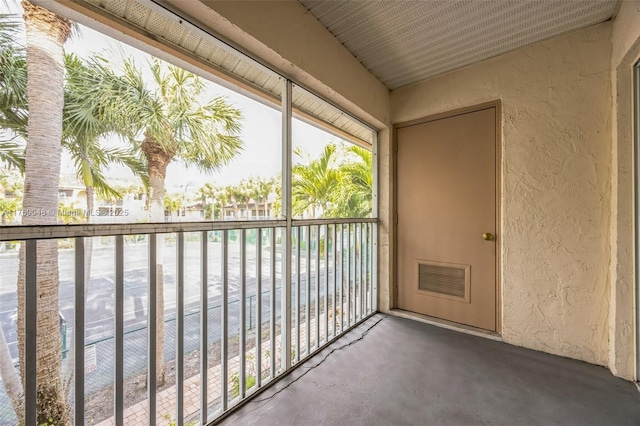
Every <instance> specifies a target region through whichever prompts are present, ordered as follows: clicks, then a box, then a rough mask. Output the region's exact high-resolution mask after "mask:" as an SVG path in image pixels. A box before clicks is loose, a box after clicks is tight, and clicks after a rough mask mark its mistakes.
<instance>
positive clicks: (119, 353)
mask: <svg viewBox="0 0 640 426" xmlns="http://www.w3.org/2000/svg"><path fill="white" fill-rule="evenodd" d="M115 263H116V271H115V272H116V277H115V278H116V294H115V298H116V300H115V312H114V314H115V315H114V316H115V346H116V347H115V352H116V353H115V359H116V368H115V378H114V382H115V386H114V389H113V391H114V395H113V400H114V405H115V413H114V420H115V425H116V426H122V425H123V424H124V414H123V413H124V236H122V235H116V258H115Z"/></svg>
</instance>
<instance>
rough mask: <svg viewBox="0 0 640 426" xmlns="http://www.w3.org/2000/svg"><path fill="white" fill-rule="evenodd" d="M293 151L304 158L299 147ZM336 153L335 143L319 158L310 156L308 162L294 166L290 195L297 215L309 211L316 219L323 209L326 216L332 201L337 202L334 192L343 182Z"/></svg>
mask: <svg viewBox="0 0 640 426" xmlns="http://www.w3.org/2000/svg"><path fill="white" fill-rule="evenodd" d="M294 153H295V154H296V155H297V156H298V157H301V158H303V157H304V155H303V153H302V150H301V149H300V148H299V147H298V148H296V149H295V150H294ZM335 153H336V146H335V145H334V144H328V145H326V146H325V147H324V150H323V151H322V153H321V154H320V157H318V158H317V159H313V160H312V159H309V158H307V159H306V160H307V164H299V165H296V166H294V167H293V169H292V175H293V182H292V188H291V195H292V198H293V214H294V215H302V214H304V212H306V211H309V212H310V213H311V217H313V218H315V217H316V214H317V210H318V209H321V210H322V215H323V216H324V215H326V214H327V212H328V211H329V208H330V206H331V203H332V202H333V201H335V191H336V189H337V188H339V187H340V185H341V181H342V179H341V174H340V172H339V171H338V169H337V168H336V164H335V163H336V160H335V157H334V156H335Z"/></svg>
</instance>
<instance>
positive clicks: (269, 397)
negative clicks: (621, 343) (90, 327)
mask: <svg viewBox="0 0 640 426" xmlns="http://www.w3.org/2000/svg"><path fill="white" fill-rule="evenodd" d="M374 324H375V325H374ZM372 326H373V327H372ZM370 327H372V328H370ZM369 328H370V329H369ZM367 329H369V331H368V332H367V331H366V330H367ZM363 333H365V336H364V337H363V338H362V339H360V340H358V341H356V340H357V339H358V338H360V337H361V335H362V334H363ZM349 342H353V343H352V344H351V345H349V346H346V347H344V348H343V349H340V350H336V349H337V348H339V347H341V346H344V345H345V344H348V343H349ZM332 350H333V351H334V352H333V353H332V354H331V355H329V356H328V357H326V356H327V354H329V352H331V351H332ZM325 357H326V359H325V360H324V361H322V360H323V358H325ZM315 365H317V367H315V368H312V367H313V366H315ZM301 376H302V377H301ZM275 392H279V393H276V394H275V395H274V393H275ZM221 424H225V425H318V424H332V425H455V426H458V425H477V424H491V425H581V426H582V425H599V426H600V425H636V426H637V425H640V393H639V392H638V389H637V388H636V386H635V384H633V383H630V382H627V381H624V380H622V379H618V378H616V377H614V376H612V375H611V373H610V372H609V371H608V370H607V369H605V368H603V367H598V366H594V365H591V364H587V363H584V362H581V361H576V360H572V359H568V358H562V357H559V356H554V355H549V354H545V353H542V352H536V351H532V350H528V349H523V348H519V347H515V346H511V345H508V344H505V343H502V342H496V341H492V340H488V339H484V338H481V337H476V336H472V335H468V334H462V333H458V332H456V331H451V330H446V329H442V328H439V327H436V326H433V325H429V324H424V323H420V322H416V321H412V320H407V319H403V318H397V317H392V316H389V317H387V316H385V315H382V314H377V315H375V316H373V317H372V318H370V319H369V320H367V321H366V322H365V323H363V324H361V325H360V326H359V327H357V328H356V329H355V330H353V331H351V332H350V333H348V334H347V335H346V336H343V337H342V338H340V339H339V340H338V341H336V342H334V343H333V344H332V345H330V346H329V348H327V349H325V350H324V351H322V352H321V353H320V354H318V355H316V356H314V357H313V358H311V359H310V360H309V361H307V362H305V363H304V364H303V365H302V366H301V367H300V368H298V369H297V370H295V371H294V372H293V373H292V374H290V375H289V376H288V377H286V378H285V379H283V380H281V381H280V382H279V383H276V384H275V385H274V386H273V387H272V388H270V389H268V390H266V391H265V392H263V393H262V394H260V395H258V396H257V397H256V398H255V399H254V400H253V401H251V402H249V403H247V404H246V405H245V406H243V407H241V408H240V409H239V410H238V411H236V412H235V413H233V414H231V415H230V416H228V417H227V418H226V419H224V420H223V421H222V422H221Z"/></svg>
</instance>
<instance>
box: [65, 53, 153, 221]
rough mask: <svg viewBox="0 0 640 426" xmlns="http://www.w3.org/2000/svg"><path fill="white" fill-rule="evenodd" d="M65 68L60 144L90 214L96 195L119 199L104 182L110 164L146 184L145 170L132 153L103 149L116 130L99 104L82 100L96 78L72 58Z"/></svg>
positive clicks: (115, 190) (74, 56)
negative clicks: (103, 141) (83, 191)
mask: <svg viewBox="0 0 640 426" xmlns="http://www.w3.org/2000/svg"><path fill="white" fill-rule="evenodd" d="M65 68H66V71H67V76H66V84H65V104H64V112H63V119H64V122H63V140H62V145H63V147H64V148H65V149H66V150H67V151H68V152H69V153H70V154H71V157H72V159H73V161H74V163H75V166H76V174H77V176H78V178H80V180H81V181H82V182H83V183H84V185H85V189H86V193H87V210H88V211H89V212H92V211H93V210H94V203H95V193H96V192H97V195H99V196H100V197H101V198H102V199H113V198H120V197H122V194H121V193H120V192H118V190H117V189H115V188H113V187H112V186H111V185H109V183H108V182H107V179H106V177H105V176H104V169H105V168H107V167H108V166H109V165H110V164H121V165H124V166H127V167H128V168H129V169H130V170H131V171H132V172H133V173H134V174H135V175H136V176H138V177H140V178H141V179H142V180H143V182H146V181H147V176H146V167H145V165H144V162H143V161H142V160H141V159H140V158H139V155H138V153H137V152H135V151H134V150H131V149H118V148H107V147H104V146H103V145H102V144H101V143H100V140H101V139H103V138H104V137H105V136H107V135H118V134H119V133H120V129H119V128H118V127H115V126H113V125H112V123H110V122H108V121H107V120H106V118H105V116H104V115H105V113H106V112H105V111H104V108H102V106H101V105H96V104H87V103H86V101H85V100H86V99H87V98H88V97H92V96H93V95H94V91H95V90H96V76H94V74H93V73H92V69H91V68H89V67H88V66H87V65H86V64H85V63H84V62H83V61H82V60H81V59H80V58H79V57H77V56H76V55H66V57H65ZM88 107H91V108H88ZM88 218H89V222H91V219H92V216H91V215H89V216H88Z"/></svg>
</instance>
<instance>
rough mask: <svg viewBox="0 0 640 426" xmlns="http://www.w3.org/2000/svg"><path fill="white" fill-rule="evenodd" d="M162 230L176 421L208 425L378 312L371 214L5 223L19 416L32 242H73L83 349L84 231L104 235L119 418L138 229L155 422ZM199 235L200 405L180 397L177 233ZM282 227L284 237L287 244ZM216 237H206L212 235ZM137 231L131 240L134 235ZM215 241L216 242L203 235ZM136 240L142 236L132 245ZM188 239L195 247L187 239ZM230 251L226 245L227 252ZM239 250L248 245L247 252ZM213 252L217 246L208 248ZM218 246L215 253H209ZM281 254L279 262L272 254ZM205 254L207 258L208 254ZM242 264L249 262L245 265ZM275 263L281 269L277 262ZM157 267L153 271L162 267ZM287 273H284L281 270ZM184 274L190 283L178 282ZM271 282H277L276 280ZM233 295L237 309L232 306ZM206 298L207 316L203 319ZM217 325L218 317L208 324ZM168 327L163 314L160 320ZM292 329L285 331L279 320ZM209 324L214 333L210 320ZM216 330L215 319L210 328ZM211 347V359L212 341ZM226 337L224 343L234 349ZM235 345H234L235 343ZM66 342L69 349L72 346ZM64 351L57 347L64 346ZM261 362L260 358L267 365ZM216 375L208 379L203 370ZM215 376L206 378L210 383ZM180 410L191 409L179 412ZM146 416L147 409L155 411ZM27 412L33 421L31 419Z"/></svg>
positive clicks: (120, 419) (76, 343)
mask: <svg viewBox="0 0 640 426" xmlns="http://www.w3.org/2000/svg"><path fill="white" fill-rule="evenodd" d="M166 234H172V238H173V237H174V236H175V246H174V247H173V249H174V250H175V255H176V257H175V310H174V312H175V359H174V362H175V406H174V407H173V411H174V413H173V415H172V416H171V417H174V418H175V419H176V424H178V425H181V424H183V423H184V421H185V420H187V421H196V422H199V423H200V424H207V423H208V422H210V421H212V420H215V419H216V418H218V417H220V416H221V415H223V414H225V413H226V412H227V411H228V410H230V409H231V408H233V407H234V406H236V405H237V404H239V403H241V402H242V401H243V400H244V399H245V398H247V397H248V396H250V395H252V394H254V393H255V392H257V391H258V390H260V389H261V388H263V387H265V386H267V385H268V384H269V383H271V382H272V381H273V380H275V379H277V378H278V377H280V376H281V375H283V374H284V373H286V372H287V371H288V370H290V369H291V368H293V367H294V366H295V365H297V364H298V363H300V362H301V361H303V360H304V359H306V358H307V357H309V356H311V355H313V354H314V353H315V352H317V351H318V350H320V349H321V348H322V347H324V346H326V345H327V344H329V343H331V342H332V341H333V340H334V339H336V338H337V337H339V336H340V335H341V334H343V333H344V332H346V331H347V330H349V329H350V328H351V327H353V326H355V325H356V324H358V323H359V322H361V321H363V320H364V319H366V318H367V317H368V316H370V315H371V314H373V313H374V312H375V311H376V309H377V306H376V294H377V287H376V280H375V275H376V269H375V268H376V259H377V254H376V246H375V239H376V219H329V220H293V221H291V220H288V221H284V220H282V221H281V220H274V221H255V222H246V221H242V222H226V221H225V222H216V223H211V222H208V223H200V222H188V223H162V224H130V225H129V224H120V225H68V226H25V227H10V228H3V233H2V236H1V237H0V240H1V241H15V240H19V241H21V242H23V243H24V245H25V255H24V256H25V258H24V260H25V262H24V264H25V281H26V282H25V293H24V294H25V305H24V306H25V308H24V319H25V321H24V322H25V333H26V346H25V351H24V355H23V359H24V372H25V380H24V387H25V388H24V410H25V412H24V414H25V420H26V423H27V424H32V423H35V419H36V415H37V409H38V408H37V400H36V396H37V378H36V371H37V369H36V354H37V351H38V347H37V341H36V339H35V336H36V327H37V324H38V322H37V318H38V312H37V309H38V308H37V270H38V241H40V240H43V239H61V238H65V239H72V240H73V241H74V248H73V250H74V265H75V266H74V271H75V272H74V275H75V279H74V284H73V285H74V307H73V310H74V314H73V328H74V333H73V339H72V346H73V348H83V349H84V348H85V342H86V341H87V339H88V337H89V336H86V335H85V334H86V333H85V324H86V317H85V313H86V306H85V300H86V284H87V283H88V281H89V278H90V277H86V276H85V255H86V251H85V239H86V238H88V237H96V236H105V237H113V240H114V245H115V247H114V257H113V259H112V261H113V264H112V266H113V279H114V295H113V300H114V302H115V303H114V308H113V314H114V315H113V318H112V321H113V341H114V349H113V358H114V362H113V366H112V370H113V371H112V374H113V390H114V393H113V395H114V398H113V411H112V413H113V419H112V420H113V421H114V423H115V424H116V425H121V424H123V423H124V412H125V410H126V409H127V408H129V407H126V406H125V405H126V403H125V397H124V386H125V381H126V380H127V378H128V377H127V376H125V351H124V347H125V346H124V345H125V336H126V334H125V284H126V282H127V277H126V274H127V271H126V262H127V258H126V257H125V251H126V250H125V248H126V243H125V237H126V236H139V235H145V236H146V237H145V239H146V242H147V253H146V261H147V263H146V274H147V275H146V276H147V282H146V296H147V298H146V302H147V304H146V331H147V336H146V337H147V345H146V346H147V350H146V352H147V353H146V360H147V366H146V370H147V372H148V374H147V395H146V402H145V404H146V413H150V415H148V418H147V419H146V420H145V422H148V424H150V425H154V424H156V421H157V420H160V419H161V418H162V417H161V413H157V412H158V408H159V407H158V401H157V399H158V395H159V392H158V383H157V382H156V374H153V372H155V371H156V367H157V364H158V363H163V362H165V359H157V357H156V353H157V351H156V349H157V347H156V346H157V329H156V317H157V315H158V311H157V300H158V297H159V296H160V295H159V294H158V293H157V290H158V287H157V283H158V279H159V277H158V276H157V272H158V265H161V264H162V262H163V258H159V257H158V253H159V251H158V248H159V246H161V247H163V248H162V249H161V250H160V253H162V250H168V249H169V248H171V247H169V246H168V245H166V244H164V239H165V236H166ZM186 235H189V237H190V238H191V239H194V238H193V237H194V236H195V239H196V240H197V241H198V242H199V250H198V253H199V262H197V264H198V266H197V268H198V271H197V272H198V274H197V275H198V277H199V278H198V281H199V284H200V287H199V295H198V296H199V298H198V307H197V309H196V310H197V312H198V313H199V316H200V326H199V336H198V338H199V369H198V371H197V373H198V374H199V403H198V410H196V411H195V412H194V410H193V406H192V405H189V406H188V407H186V406H185V386H184V383H185V380H187V379H189V377H185V356H187V355H188V354H189V353H190V352H188V351H185V337H188V338H191V337H193V336H191V333H193V331H190V334H189V335H187V336H185V320H186V318H188V317H189V315H193V313H194V312H195V311H193V306H192V311H191V312H190V313H186V312H185V288H186V287H187V288H189V289H190V288H192V286H193V285H194V283H193V282H192V280H193V274H194V271H193V270H192V269H189V270H187V268H186V265H185V259H186V258H187V254H186V249H185V236H186ZM287 236H290V241H287ZM213 237H215V238H213ZM248 237H251V238H248ZM136 240H137V238H136ZM212 240H218V241H216V242H215V244H214V243H212ZM138 244H139V243H138ZM192 245H193V244H192ZM231 249H233V253H230V250H231ZM248 249H250V250H249V251H248ZM212 250H219V252H217V253H216V254H215V256H213V255H212ZM218 255H219V259H218V258H217V256H218ZM278 257H279V259H278ZM212 258H214V259H213V260H212ZM250 265H251V267H249V266H250ZM278 267H279V268H278ZM213 270H215V271H216V272H217V273H219V282H220V288H219V294H215V295H214V294H211V288H212V286H211V283H210V280H211V276H212V271H213ZM160 271H162V270H160ZM287 271H290V273H289V275H287ZM187 276H189V277H191V278H189V280H190V281H189V282H187V281H186V280H187V278H186V277H187ZM278 283H279V285H278ZM232 299H233V300H236V299H237V300H238V301H240V303H239V304H238V308H237V309H235V310H233V311H232V310H230V309H229V307H230V303H231V302H232ZM212 304H214V305H215V306H216V307H218V308H219V309H217V311H215V312H216V313H215V316H216V317H217V316H219V318H213V315H212V316H211V317H210V315H211V314H212V312H213V311H211V307H212V306H213V305H212ZM213 323H217V324H216V325H212V324H213ZM167 324H168V323H167ZM289 324H290V328H288V329H287V325H289ZM214 326H215V327H216V330H215V333H214V337H211V333H210V332H209V328H210V327H214ZM218 327H219V328H218ZM212 345H216V348H217V350H218V351H219V354H220V355H219V359H216V360H215V363H214V365H213V366H212V362H210V360H209V355H208V354H209V350H210V349H211V346H212ZM231 345H233V348H231ZM236 348H237V350H236ZM73 350H75V349H73ZM61 356H62V355H61ZM72 360H73V370H74V374H73V380H74V388H73V394H72V395H71V399H72V401H73V418H74V420H73V423H74V424H84V422H85V400H86V398H87V396H88V395H87V394H86V393H85V351H84V350H75V353H74V356H73V357H72ZM265 366H266V367H265ZM212 374H215V377H218V378H219V379H217V381H215V380H213V381H212V377H209V376H210V375H212ZM212 383H213V385H212ZM187 411H188V412H187ZM154 414H155V415H154ZM31 420H33V422H31Z"/></svg>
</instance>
